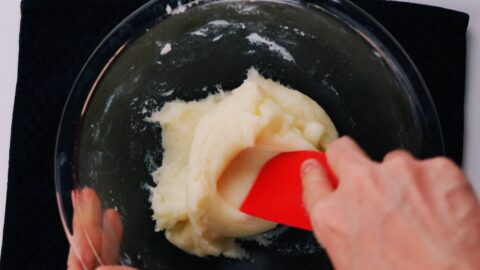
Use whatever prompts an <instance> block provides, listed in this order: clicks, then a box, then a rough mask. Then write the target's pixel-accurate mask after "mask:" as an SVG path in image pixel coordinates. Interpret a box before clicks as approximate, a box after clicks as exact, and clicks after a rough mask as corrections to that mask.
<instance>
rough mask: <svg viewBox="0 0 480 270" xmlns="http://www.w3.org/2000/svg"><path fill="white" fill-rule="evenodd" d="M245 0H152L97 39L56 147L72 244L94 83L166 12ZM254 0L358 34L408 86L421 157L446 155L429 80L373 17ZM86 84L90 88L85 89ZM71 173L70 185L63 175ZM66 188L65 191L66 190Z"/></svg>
mask: <svg viewBox="0 0 480 270" xmlns="http://www.w3.org/2000/svg"><path fill="white" fill-rule="evenodd" d="M245 1H246V0H184V1H182V2H178V1H176V0H167V1H165V0H151V1H149V2H147V3H145V4H144V5H142V6H140V7H139V8H138V9H137V10H135V11H134V12H133V13H131V14H130V15H128V16H127V17H126V18H125V19H123V20H122V21H121V22H120V23H118V24H117V25H116V26H115V27H114V28H113V29H112V30H111V31H110V32H109V33H108V34H107V35H106V36H105V38H104V39H103V40H102V41H101V42H100V43H99V45H98V46H97V47H96V48H95V50H94V51H93V52H92V53H91V54H90V56H89V58H88V59H87V61H86V62H85V64H84V65H83V67H82V68H81V70H80V72H79V73H78V75H77V77H76V79H75V81H74V83H73V85H72V87H71V89H70V93H69V95H68V97H67V99H66V102H65V106H64V108H63V112H62V115H61V118H60V121H59V125H58V131H57V137H56V145H55V151H54V181H55V193H56V200H57V206H58V210H59V214H60V218H61V221H62V225H63V228H64V231H65V233H66V236H67V239H68V240H69V242H70V243H71V244H72V240H73V236H72V233H73V232H72V229H71V228H72V224H71V222H72V221H71V218H68V215H67V211H66V208H69V209H72V208H71V207H72V206H71V200H70V197H69V196H70V192H71V191H72V190H74V188H73V187H74V186H75V184H77V183H78V179H76V176H77V175H76V173H75V171H76V169H77V168H76V154H77V153H78V137H79V136H76V135H78V134H79V132H80V129H81V126H82V116H83V114H84V113H85V111H86V107H87V106H88V103H89V100H90V98H91V97H92V96H93V92H94V90H95V87H96V84H97V83H98V81H99V78H101V77H102V74H103V72H105V71H106V70H107V69H108V67H109V65H110V64H111V63H112V62H113V60H114V59H115V58H116V57H117V56H118V55H119V54H120V53H121V51H122V50H123V49H124V48H125V47H126V46H127V45H128V43H129V41H131V40H134V39H135V38H136V37H137V36H138V35H141V34H143V33H144V32H141V31H138V29H141V28H142V29H148V27H151V26H153V25H155V24H157V23H160V22H161V21H163V20H165V19H166V18H168V17H170V16H174V15H175V14H177V13H181V11H182V10H183V8H184V7H185V8H191V7H194V6H199V5H204V4H210V3H219V2H233V3H235V2H245ZM254 1H257V2H277V3H282V4H292V5H297V6H298V5H301V6H304V7H305V6H306V7H310V8H314V9H317V10H319V11H320V12H326V13H328V14H330V15H331V16H334V17H336V18H337V19H338V20H339V21H340V22H342V23H344V24H346V25H347V26H348V27H349V28H351V29H353V30H354V31H355V32H356V33H357V34H358V35H360V36H362V37H363V38H364V40H366V41H367V42H368V43H369V44H370V45H371V46H372V47H373V48H375V49H376V50H377V51H378V52H379V53H380V54H381V57H382V58H383V59H385V60H386V62H387V64H388V66H389V67H390V69H391V70H392V71H393V72H394V73H395V75H396V76H397V77H398V78H399V79H400V80H401V81H402V82H403V83H404V84H405V85H406V86H407V87H406V90H407V95H408V98H409V99H410V100H411V101H412V104H413V108H412V109H414V110H415V111H416V112H417V115H418V116H419V117H421V118H422V119H421V123H416V124H418V125H419V126H420V127H421V131H422V132H423V133H424V134H422V136H424V137H425V138H426V139H427V140H426V141H427V145H426V146H424V153H421V154H420V155H422V157H427V156H430V155H441V154H444V141H443V135H442V131H441V126H440V120H439V118H438V115H437V111H436V108H435V105H434V103H433V100H432V97H431V95H430V92H429V91H428V88H427V85H426V83H425V81H424V80H423V78H422V76H421V74H420V72H419V70H418V69H417V67H416V66H415V64H414V63H413V61H412V59H411V58H410V57H409V56H408V54H407V53H406V51H405V50H404V49H403V47H402V46H401V45H400V43H399V42H398V41H397V40H396V39H395V38H394V37H393V36H392V34H390V33H389V32H388V31H387V30H386V29H385V28H384V27H383V26H382V25H381V24H380V23H379V22H378V21H377V20H376V19H374V18H373V17H372V16H371V15H370V14H368V13H367V12H366V11H364V10H363V9H361V8H360V7H359V6H357V5H356V4H354V3H352V2H350V1H349V0H254ZM86 89H89V90H88V91H86ZM66 177H69V178H71V179H72V181H69V183H70V182H71V183H70V185H68V184H66V183H63V182H62V179H64V178H66ZM66 191H67V192H66Z"/></svg>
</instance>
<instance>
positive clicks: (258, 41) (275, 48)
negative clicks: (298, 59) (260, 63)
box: [247, 33, 295, 63]
mask: <svg viewBox="0 0 480 270" xmlns="http://www.w3.org/2000/svg"><path fill="white" fill-rule="evenodd" d="M247 40H248V41H249V42H250V43H251V44H254V45H265V46H267V47H268V49H269V50H270V51H272V52H275V53H277V54H279V55H280V56H281V57H282V58H283V59H285V60H287V61H290V62H294V63H295V59H294V58H293V56H292V55H291V54H290V52H288V50H287V49H285V47H283V46H280V45H278V44H277V43H275V42H274V41H272V40H270V39H268V38H266V37H262V36H260V35H259V34H257V33H251V34H250V35H248V36H247Z"/></svg>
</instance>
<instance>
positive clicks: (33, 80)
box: [0, 0, 468, 270]
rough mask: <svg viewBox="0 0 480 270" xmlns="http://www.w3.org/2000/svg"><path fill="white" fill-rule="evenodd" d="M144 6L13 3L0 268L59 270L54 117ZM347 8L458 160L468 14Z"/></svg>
mask: <svg viewBox="0 0 480 270" xmlns="http://www.w3.org/2000/svg"><path fill="white" fill-rule="evenodd" d="M145 2H147V1H146V0H76V1H68V0H42V1H38V0H23V1H22V3H21V7H22V8H21V11H22V19H21V30H20V52H19V67H18V83H17V90H16V96H15V105H14V114H13V123H12V135H11V147H10V168H9V179H8V193H7V208H6V217H5V227H4V234H3V249H2V257H1V261H0V269H2V270H8V269H65V268H66V259H67V253H68V243H67V240H66V237H65V235H64V232H63V229H62V225H61V222H60V218H59V214H58V210H57V206H56V199H55V193H54V181H53V157H54V147H55V137H56V132H57V126H58V123H59V119H60V115H61V112H62V109H63V105H64V102H65V100H66V98H67V95H68V93H69V90H70V88H71V86H72V84H73V82H74V80H75V77H76V75H77V74H78V73H79V71H80V68H81V66H82V65H83V64H84V63H85V61H86V60H87V57H88V56H89V55H90V53H91V52H92V51H93V50H94V49H95V47H96V46H97V45H98V44H99V42H100V41H101V39H102V38H103V37H104V36H105V35H106V34H107V33H108V32H109V31H110V30H111V29H112V28H113V27H114V26H115V25H116V24H117V23H119V22H120V21H121V20H122V19H123V18H125V17H126V16H127V15H128V14H130V13H131V12H132V11H134V10H135V9H136V8H138V7H140V6H141V5H142V4H144V3H145ZM355 2H356V3H357V4H358V5H360V6H361V7H363V8H364V9H365V10H367V11H369V12H370V13H371V14H372V15H373V16H374V17H375V18H377V19H378V20H379V21H380V22H381V23H382V24H383V25H384V26H385V27H386V28H387V29H388V30H389V31H390V32H391V33H392V34H393V35H394V36H395V37H396V38H397V39H398V41H399V42H400V43H401V44H402V45H403V47H404V48H405V49H406V51H407V52H408V53H409V54H410V56H411V57H412V59H413V60H414V62H415V63H416V65H417V66H418V68H419V70H420V71H421V73H422V74H423V76H424V78H425V80H426V82H427V84H428V86H429V88H430V90H431V94H432V96H433V99H434V101H435V103H436V106H437V108H438V113H439V115H440V118H441V122H442V126H443V132H444V134H445V145H446V154H447V156H449V157H452V158H453V159H455V160H456V161H457V162H458V163H461V156H462V145H463V98H464V79H465V50H466V49H465V48H466V28H467V24H468V15H467V14H464V13H459V12H454V11H450V10H445V9H441V8H433V7H427V6H420V5H414V4H404V3H396V2H389V1H386V2H383V1H374V0H369V1H367V0H357V1H355ZM6 27H8V26H6ZM4 128H8V127H4Z"/></svg>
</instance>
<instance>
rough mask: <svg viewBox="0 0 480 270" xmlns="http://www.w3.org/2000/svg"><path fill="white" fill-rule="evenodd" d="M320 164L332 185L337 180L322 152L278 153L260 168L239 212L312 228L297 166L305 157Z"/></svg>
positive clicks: (297, 226)
mask: <svg viewBox="0 0 480 270" xmlns="http://www.w3.org/2000/svg"><path fill="white" fill-rule="evenodd" d="M310 158H313V159H316V160H318V162H319V163H320V164H321V165H322V166H323V168H324V169H325V172H326V173H327V176H328V178H329V180H330V181H331V183H332V185H333V186H334V187H336V186H337V185H338V180H337V178H336V177H335V175H334V174H333V172H332V170H331V169H330V167H329V166H328V163H327V160H326V157H325V154H324V153H322V152H318V151H295V152H286V153H281V154H278V155H277V156H275V157H273V158H272V159H270V160H269V161H268V162H267V163H266V164H265V165H264V166H263V167H262V169H261V170H260V173H259V174H258V175H257V178H256V180H255V183H254V184H253V186H252V188H251V189H250V192H249V193H248V194H247V196H246V198H245V200H244V201H243V203H242V205H241V207H240V211H242V212H244V213H246V214H248V215H251V216H255V217H258V218H262V219H265V220H269V221H273V222H276V223H280V224H283V225H287V226H291V227H296V228H300V229H304V230H309V231H311V230H312V225H311V224H310V220H309V218H308V215H307V212H306V211H305V208H304V207H303V200H302V192H303V191H302V180H301V176H300V167H301V165H302V163H303V161H305V160H307V159H310Z"/></svg>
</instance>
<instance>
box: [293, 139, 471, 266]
mask: <svg viewBox="0 0 480 270" xmlns="http://www.w3.org/2000/svg"><path fill="white" fill-rule="evenodd" d="M326 156H327V160H328V162H329V165H330V167H331V168H332V170H333V171H334V173H335V174H336V176H337V177H338V179H339V186H338V188H337V189H336V190H334V189H333V187H332V185H331V183H330V182H329V180H328V179H327V178H326V176H325V172H324V171H323V168H322V167H321V166H320V165H319V164H318V163H317V162H316V161H314V160H308V161H305V162H304V164H303V166H302V179H303V185H304V205H305V207H306V209H307V212H308V213H309V215H310V219H311V222H312V226H313V229H314V233H315V236H316V238H317V240H318V241H319V242H321V244H322V245H323V246H324V247H325V249H326V250H327V252H328V254H329V256H330V258H331V260H332V263H333V265H334V266H335V268H336V269H338V270H352V269H369V270H373V269H389V270H396V269H402V270H403V269H409V270H416V269H418V270H433V269H435V270H446V269H457V270H467V269H468V270H470V269H472V270H473V269H480V205H479V201H478V199H477V198H476V197H475V194H474V193H473V191H472V189H471V187H470V186H469V184H468V182H467V180H466V179H465V176H464V174H463V173H462V171H461V170H460V169H459V168H458V167H457V166H456V165H455V164H454V163H453V162H451V161H449V160H448V159H445V158H433V159H427V160H424V161H418V160H415V159H414V158H413V157H412V156H411V155H409V154H408V153H407V152H404V151H394V152H392V153H390V154H388V155H387V156H385V158H384V160H383V162H381V163H377V162H374V161H372V160H370V159H369V158H368V157H367V155H366V154H365V153H364V152H363V151H362V150H361V149H360V148H359V146H358V145H357V144H355V142H353V141H352V140H351V139H349V138H347V137H344V138H340V139H338V140H336V141H335V142H333V143H332V144H331V145H330V146H329V147H328V148H327V150H326Z"/></svg>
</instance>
